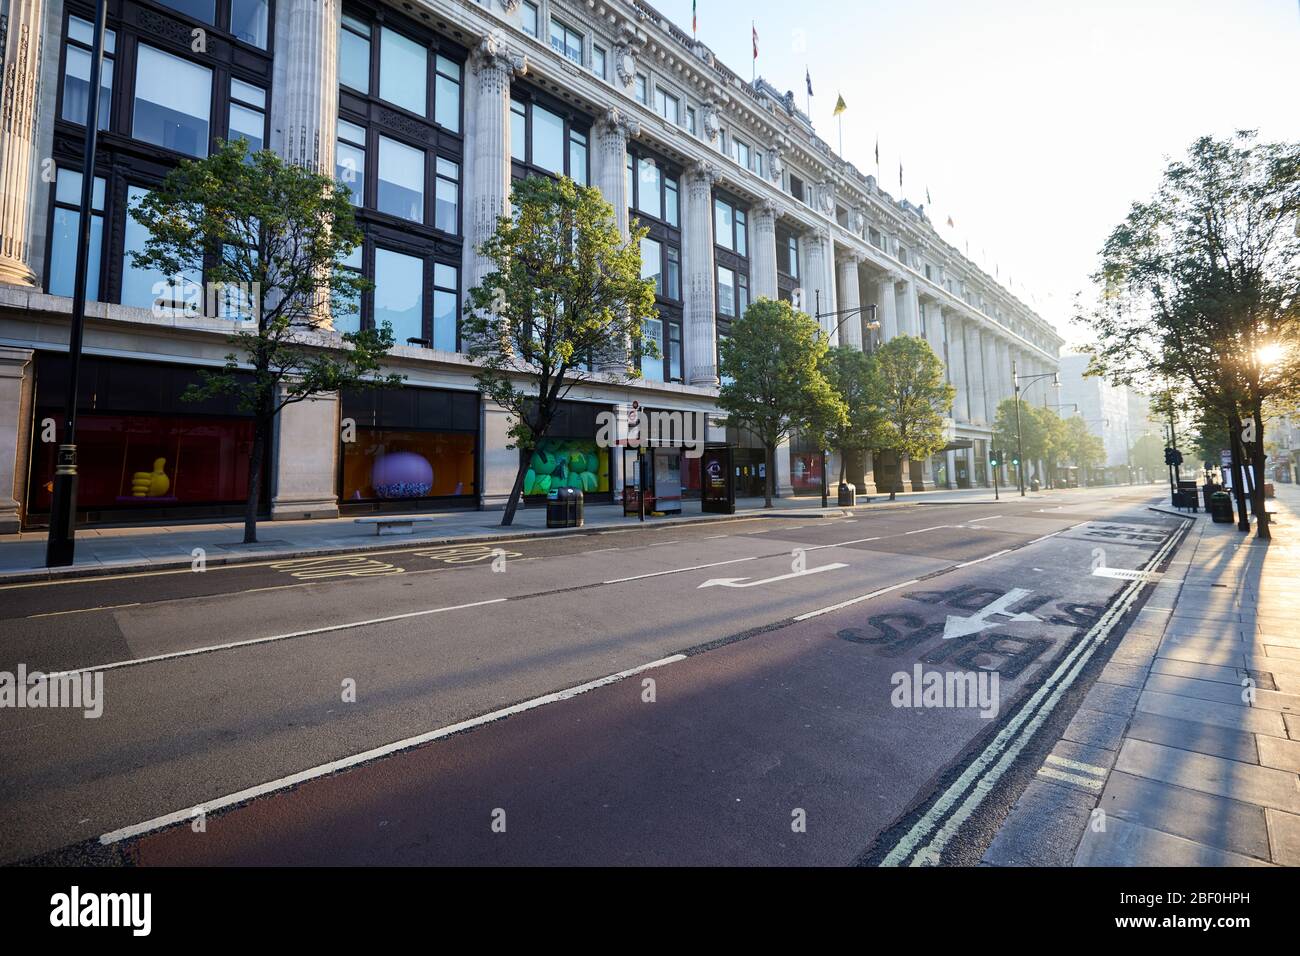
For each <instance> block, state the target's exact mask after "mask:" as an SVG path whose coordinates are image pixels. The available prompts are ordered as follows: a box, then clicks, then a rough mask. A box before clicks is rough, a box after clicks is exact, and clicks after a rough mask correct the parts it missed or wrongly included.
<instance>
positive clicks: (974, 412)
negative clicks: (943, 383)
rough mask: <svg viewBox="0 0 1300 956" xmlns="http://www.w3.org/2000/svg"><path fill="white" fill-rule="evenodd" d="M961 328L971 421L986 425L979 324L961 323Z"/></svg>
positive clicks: (986, 412)
mask: <svg viewBox="0 0 1300 956" xmlns="http://www.w3.org/2000/svg"><path fill="white" fill-rule="evenodd" d="M962 326H963V328H962V338H963V341H964V343H965V346H966V381H967V383H968V385H969V388H970V417H971V421H972V422H976V423H979V424H988V404H987V402H986V401H985V396H984V393H985V391H986V390H987V389H988V384H987V382H986V381H985V378H984V349H983V347H982V345H981V343H980V329H979V323H977V322H963V323H962Z"/></svg>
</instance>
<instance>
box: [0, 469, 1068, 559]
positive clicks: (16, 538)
mask: <svg viewBox="0 0 1300 956" xmlns="http://www.w3.org/2000/svg"><path fill="white" fill-rule="evenodd" d="M1045 495H1046V493H1045V492H1037V493H1034V494H1031V495H1029V497H1031V498H1042V497H1044V496H1045ZM859 500H861V499H859ZM992 501H993V492H992V491H990V490H988V489H984V488H976V489H968V490H961V491H946V490H945V491H925V492H910V493H904V494H900V495H898V499H897V501H896V502H894V503H893V504H894V506H897V505H898V504H904V503H913V504H914V503H917V502H969V503H971V504H979V503H983V502H992ZM888 505H890V501H889V496H888V495H887V494H886V495H873V496H872V497H871V501H870V504H868V505H860V507H870V508H876V507H879V506H888ZM827 510H828V511H830V512H833V513H835V514H836V515H838V514H839V513H840V509H839V508H838V507H837V506H836V504H835V498H834V497H832V498H831V499H830V506H829V508H828V509H827ZM820 511H821V498H820V497H798V498H783V499H779V500H776V501H774V502H773V507H772V509H771V510H768V509H765V508H764V507H763V499H762V498H742V499H739V500H738V501H737V502H736V515H735V517H736V518H753V517H760V516H763V517H788V516H790V515H792V514H793V515H805V514H806V515H809V516H811V515H812V514H813V513H816V512H820ZM421 517H429V518H432V519H433V520H432V521H429V522H427V523H422V524H417V525H416V531H415V532H414V533H413V534H410V535H403V536H384V537H379V536H377V535H376V532H375V527H374V525H362V524H357V523H356V520H355V518H356V516H350V517H343V518H325V519H316V520H311V521H270V520H263V521H260V522H258V539H259V540H258V543H257V544H254V545H246V544H243V543H242V542H243V531H244V525H243V522H242V521H240V520H233V521H223V522H214V523H200V524H175V525H161V526H160V525H150V526H125V527H112V528H108V527H103V528H94V527H91V528H79V529H77V552H76V555H77V556H76V564H74V565H73V566H72V567H71V568H63V569H55V570H54V571H48V570H47V569H45V568H44V567H43V565H44V562H45V543H46V534H45V531H44V530H43V529H42V530H40V531H29V532H25V533H21V534H10V535H0V581H21V580H31V579H39V578H43V577H47V576H65V575H67V576H77V575H84V574H102V573H110V572H121V571H131V570H144V569H161V568H175V567H179V566H185V565H189V564H190V563H191V561H192V560H193V559H192V553H193V551H194V549H195V548H202V549H203V552H204V560H205V561H206V563H207V565H208V566H213V565H220V564H229V563H237V562H240V561H249V560H267V559H289V558H297V557H307V556H310V555H314V554H337V553H340V552H345V551H364V550H369V549H374V548H392V547H394V546H395V545H397V546H400V545H401V544H404V543H407V542H412V543H418V544H445V543H450V542H456V541H481V542H489V541H492V540H504V539H517V538H527V537H534V536H538V535H546V534H571V533H573V532H572V531H571V530H568V529H548V528H547V527H546V509H545V507H542V506H534V507H530V508H523V507H521V508H520V509H519V511H518V512H517V513H516V515H515V522H514V524H513V525H512V526H511V527H509V528H502V527H501V512H500V511H439V512H430V513H427V514H425V515H421ZM726 520H732V519H731V518H730V517H729V516H724V515H712V514H702V513H701V512H700V503H699V501H686V502H683V511H682V514H681V515H680V516H673V517H664V518H649V517H647V519H646V525H647V526H648V527H662V526H664V525H670V524H678V523H682V522H698V521H726ZM636 524H638V519H637V518H635V517H632V518H625V517H624V516H623V509H622V507H621V506H618V505H609V504H606V505H588V506H587V507H586V509H585V526H584V530H588V529H591V530H601V529H610V528H618V527H632V526H635V525H636Z"/></svg>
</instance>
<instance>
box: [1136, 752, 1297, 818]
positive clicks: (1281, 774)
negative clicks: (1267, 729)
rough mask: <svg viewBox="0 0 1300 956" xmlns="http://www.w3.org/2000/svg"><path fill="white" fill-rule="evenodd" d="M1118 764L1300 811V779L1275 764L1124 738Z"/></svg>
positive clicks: (1183, 784)
mask: <svg viewBox="0 0 1300 956" xmlns="http://www.w3.org/2000/svg"><path fill="white" fill-rule="evenodd" d="M1115 767H1116V769H1118V770H1123V771H1124V772H1125V773H1131V774H1135V775H1136V776H1140V777H1146V778H1148V779H1151V780H1160V781H1163V782H1164V783H1171V784H1174V785H1176V786H1180V787H1187V788H1189V789H1191V790H1200V791H1201V792H1203V793H1212V794H1216V795H1218V796H1221V797H1230V798H1232V799H1235V800H1243V801H1245V802H1247V803H1254V804H1257V805H1259V806H1263V807H1273V808H1274V809H1275V810H1286V811H1287V812H1288V813H1300V779H1297V777H1296V775H1295V774H1294V773H1287V772H1286V771H1283V770H1274V769H1272V768H1271V767H1260V766H1257V765H1255V764H1248V763H1242V762H1240V761H1237V760H1225V759H1224V758H1222V757H1212V756H1210V755H1208V754H1200V753H1193V752H1192V751H1190V750H1181V749H1178V748H1175V747H1166V746H1164V745H1162V744H1153V743H1150V742H1149V741H1146V740H1133V739H1129V740H1125V741H1124V745H1123V746H1122V747H1121V748H1120V751H1119V759H1118V760H1116V761H1115Z"/></svg>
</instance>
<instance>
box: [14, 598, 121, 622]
mask: <svg viewBox="0 0 1300 956" xmlns="http://www.w3.org/2000/svg"><path fill="white" fill-rule="evenodd" d="M139 606H140V602H139V601H133V602H132V603H130V604H101V605H100V606H99V607H79V608H74V609H73V610H71V611H42V612H41V613H40V614H28V615H27V619H28V620H29V621H30V620H31V619H32V618H34V617H58V616H60V615H62V614H89V613H90V612H92V611H120V610H121V609H122V608H124V607H139Z"/></svg>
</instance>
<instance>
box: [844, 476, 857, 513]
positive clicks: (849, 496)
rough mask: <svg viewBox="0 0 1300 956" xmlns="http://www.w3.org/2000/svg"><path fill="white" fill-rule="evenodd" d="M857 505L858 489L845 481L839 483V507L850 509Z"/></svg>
mask: <svg viewBox="0 0 1300 956" xmlns="http://www.w3.org/2000/svg"><path fill="white" fill-rule="evenodd" d="M857 503H858V489H857V488H856V487H855V486H854V485H851V484H849V483H848V482H847V481H841V482H840V507H841V508H852V507H854V506H855V505H857Z"/></svg>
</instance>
